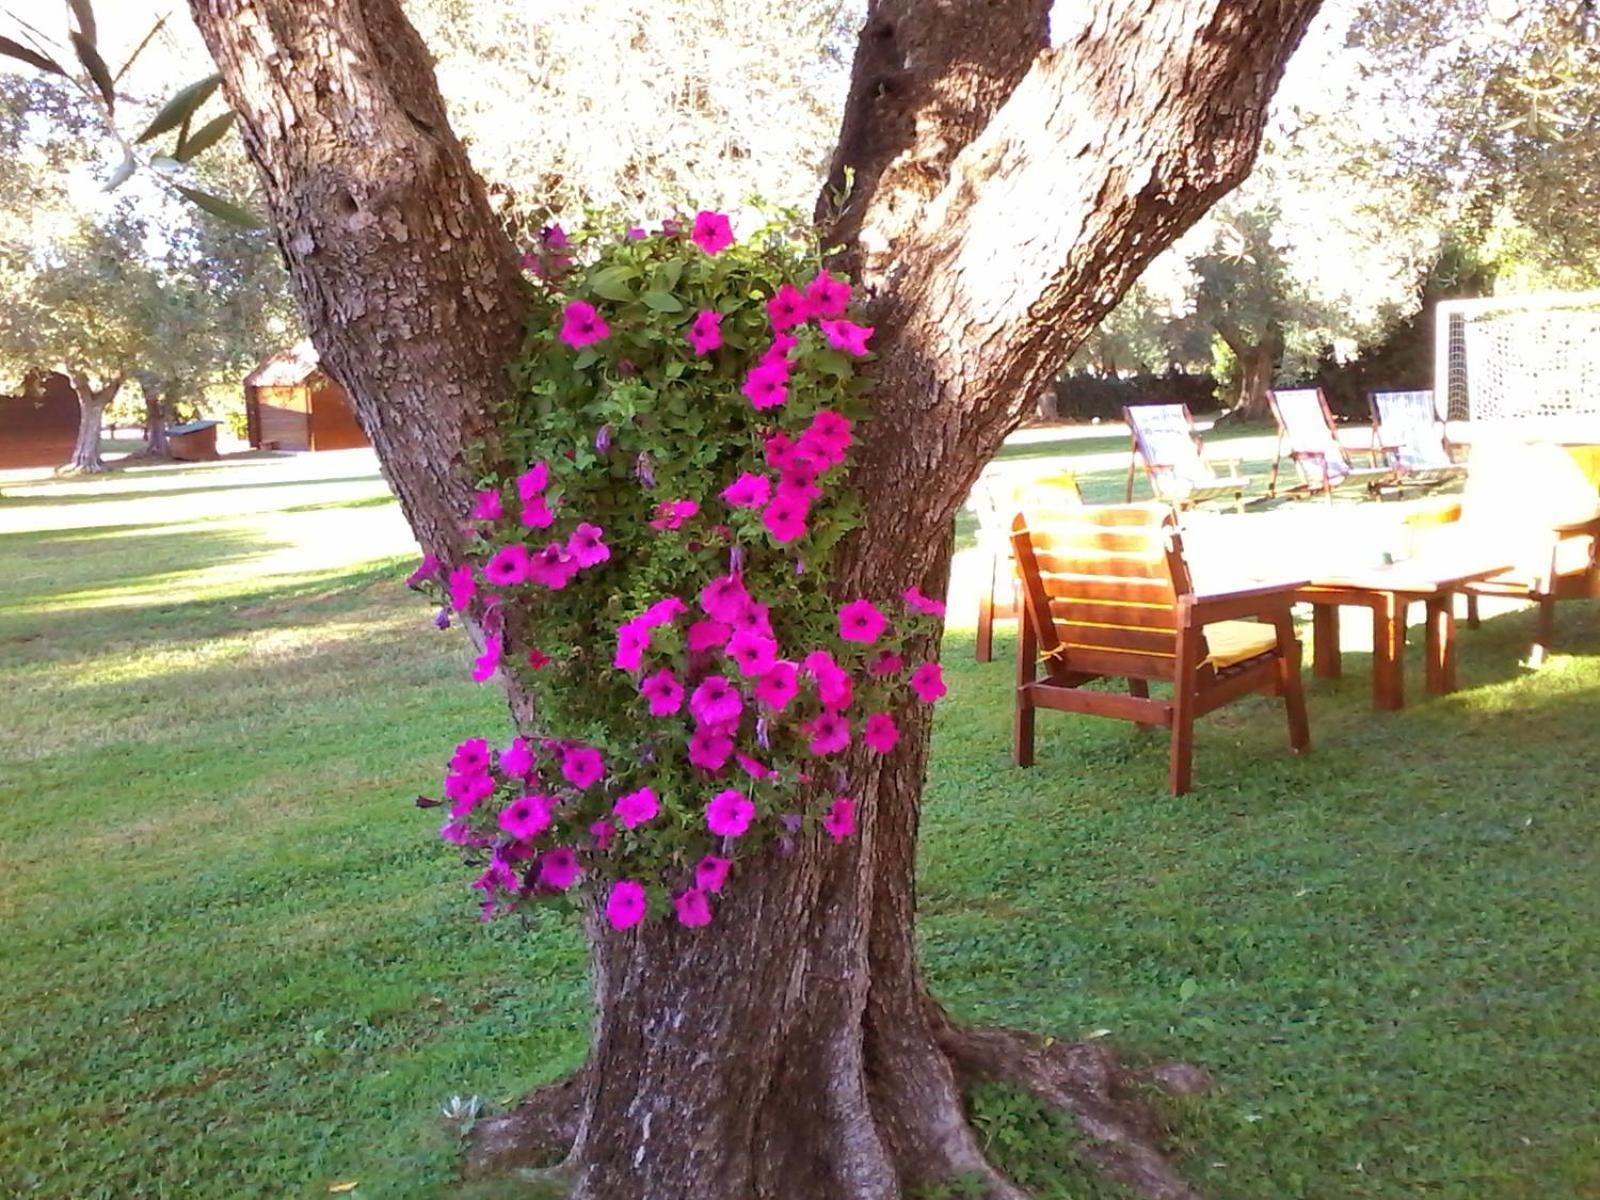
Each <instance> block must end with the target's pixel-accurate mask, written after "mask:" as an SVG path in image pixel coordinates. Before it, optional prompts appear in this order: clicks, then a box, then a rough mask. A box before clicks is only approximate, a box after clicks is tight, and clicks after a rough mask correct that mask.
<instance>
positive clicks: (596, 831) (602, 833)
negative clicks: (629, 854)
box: [589, 821, 617, 854]
mask: <svg viewBox="0 0 1600 1200" xmlns="http://www.w3.org/2000/svg"><path fill="white" fill-rule="evenodd" d="M589 836H590V837H592V838H593V839H594V848H595V849H596V850H598V851H600V853H601V854H604V853H605V852H606V851H607V850H609V849H611V839H612V838H614V837H616V836H617V827H616V826H615V825H613V824H612V823H611V822H610V821H596V822H595V823H594V824H593V825H591V826H589Z"/></svg>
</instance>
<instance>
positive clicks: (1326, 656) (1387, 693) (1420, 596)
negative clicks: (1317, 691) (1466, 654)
mask: <svg viewBox="0 0 1600 1200" xmlns="http://www.w3.org/2000/svg"><path fill="white" fill-rule="evenodd" d="M1510 567H1511V564H1510V563H1509V562H1503V561H1500V560H1499V559H1498V558H1496V559H1495V560H1494V561H1486V560H1478V561H1470V560H1467V559H1465V558H1460V557H1457V558H1452V559H1448V560H1428V559H1426V558H1422V559H1416V560H1413V561H1409V562H1400V563H1394V564H1392V565H1389V566H1382V567H1373V568H1371V569H1370V570H1364V571H1353V572H1349V573H1347V574H1343V575H1337V576H1330V577H1328V578H1325V579H1317V580H1314V581H1312V582H1311V583H1310V584H1308V585H1307V586H1305V587H1303V588H1300V589H1298V590H1297V591H1296V592H1295V599H1296V600H1299V601H1301V602H1303V603H1306V604H1310V605H1311V606H1312V609H1311V639H1312V650H1311V663H1312V670H1313V671H1314V672H1315V673H1316V674H1317V675H1320V676H1322V677H1323V678H1324V679H1337V678H1338V677H1339V674H1340V671H1341V664H1340V660H1339V608H1340V606H1341V605H1352V606H1359V607H1362V608H1368V609H1371V610H1372V706H1373V707H1374V708H1377V709H1381V710H1387V711H1392V710H1394V709H1399V708H1404V707H1405V702H1406V691H1405V648H1406V610H1407V609H1408V608H1409V607H1410V606H1411V605H1412V604H1413V603H1414V602H1416V601H1419V600H1420V601H1421V602H1422V603H1423V604H1425V605H1426V606H1427V610H1428V616H1427V622H1426V631H1427V645H1426V661H1427V679H1426V684H1427V690H1428V691H1429V693H1431V694H1433V695H1436V696H1442V695H1445V694H1446V693H1449V692H1453V691H1455V688H1456V618H1455V609H1454V606H1453V604H1452V601H1453V599H1454V597H1455V594H1456V592H1457V591H1458V590H1460V589H1461V588H1462V587H1463V586H1464V585H1466V584H1469V583H1476V582H1477V581H1478V580H1480V579H1487V578H1489V577H1490V576H1491V575H1498V574H1500V573H1501V572H1502V571H1505V570H1508V569H1509V568H1510Z"/></svg>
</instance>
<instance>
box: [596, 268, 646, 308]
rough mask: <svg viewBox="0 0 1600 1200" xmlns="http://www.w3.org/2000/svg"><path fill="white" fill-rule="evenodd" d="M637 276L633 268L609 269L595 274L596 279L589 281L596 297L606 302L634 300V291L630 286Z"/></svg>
mask: <svg viewBox="0 0 1600 1200" xmlns="http://www.w3.org/2000/svg"><path fill="white" fill-rule="evenodd" d="M636 274H637V272H636V271H634V269H633V268H632V267H607V268H606V269H605V270H603V271H596V272H595V275H594V278H593V279H592V280H590V281H589V286H590V287H591V288H593V289H594V294H595V295H596V296H599V297H601V298H602V299H604V300H617V301H628V300H632V299H633V298H634V291H633V288H631V287H629V286H628V284H629V281H630V280H632V279H633V278H634V276H635V275H636Z"/></svg>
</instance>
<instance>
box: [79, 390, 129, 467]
mask: <svg viewBox="0 0 1600 1200" xmlns="http://www.w3.org/2000/svg"><path fill="white" fill-rule="evenodd" d="M67 378H68V379H70V380H71V381H72V390H73V392H74V393H75V394H76V395H77V397H78V437H77V441H76V442H74V443H73V446H72V458H71V459H69V460H68V462H67V465H66V470H68V471H73V472H77V473H80V474H85V475H92V474H97V473H98V472H100V471H104V470H105V469H106V464H105V460H104V459H103V458H101V457H100V426H101V424H102V423H103V422H104V420H105V414H106V405H108V404H110V403H111V402H112V401H113V400H115V399H116V398H117V393H118V392H119V391H121V390H122V377H121V376H120V375H119V376H117V377H116V378H115V379H113V380H112V381H111V382H110V383H108V384H106V385H105V386H104V387H102V388H99V389H98V390H97V389H96V388H95V387H94V386H93V385H92V384H91V383H90V382H89V379H88V377H87V376H86V375H84V374H83V373H82V372H79V371H70V372H68V373H67Z"/></svg>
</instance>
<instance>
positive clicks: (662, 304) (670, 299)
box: [639, 292, 683, 313]
mask: <svg viewBox="0 0 1600 1200" xmlns="http://www.w3.org/2000/svg"><path fill="white" fill-rule="evenodd" d="M639 299H641V300H643V301H644V302H645V304H647V305H649V306H650V307H651V308H653V309H655V310H656V311H657V312H669V313H672V312H682V311H683V301H682V300H679V299H678V298H677V297H676V296H674V295H673V294H672V293H671V292H646V293H645V294H644V295H642V296H640V297H639Z"/></svg>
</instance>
